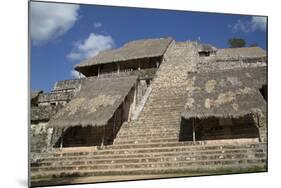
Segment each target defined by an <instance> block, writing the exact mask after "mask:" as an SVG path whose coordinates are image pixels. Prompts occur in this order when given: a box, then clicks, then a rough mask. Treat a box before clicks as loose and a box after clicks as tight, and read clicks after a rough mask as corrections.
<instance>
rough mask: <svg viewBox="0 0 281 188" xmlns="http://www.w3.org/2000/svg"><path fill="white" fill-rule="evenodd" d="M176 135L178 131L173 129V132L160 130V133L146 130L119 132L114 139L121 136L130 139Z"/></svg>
mask: <svg viewBox="0 0 281 188" xmlns="http://www.w3.org/2000/svg"><path fill="white" fill-rule="evenodd" d="M172 136H174V137H178V136H179V131H178V132H177V131H175V132H161V133H150V132H146V133H145V134H127V133H122V134H121V133H120V134H118V135H117V137H116V139H119V138H121V139H123V138H125V139H126V138H132V139H136V138H139V137H146V138H148V139H150V138H154V137H158V138H159V137H162V138H163V137H172Z"/></svg>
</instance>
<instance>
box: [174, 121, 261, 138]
mask: <svg viewBox="0 0 281 188" xmlns="http://www.w3.org/2000/svg"><path fill="white" fill-rule="evenodd" d="M194 124H195V140H196V141H204V140H220V139H237V138H259V129H258V128H257V126H256V123H255V121H254V118H253V116H251V115H247V116H244V117H241V118H207V119H197V118H195V119H194ZM192 140H193V128H192V119H188V120H186V119H183V118H182V121H181V128H180V135H179V141H192Z"/></svg>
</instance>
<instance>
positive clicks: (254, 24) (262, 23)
mask: <svg viewBox="0 0 281 188" xmlns="http://www.w3.org/2000/svg"><path fill="white" fill-rule="evenodd" d="M266 27H267V19H266V17H263V16H252V18H251V20H250V21H242V20H237V21H236V23H235V24H234V25H230V28H231V30H232V32H233V33H237V32H243V33H249V32H255V31H257V30H260V31H263V32H264V31H266Z"/></svg>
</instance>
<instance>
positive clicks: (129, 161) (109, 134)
mask: <svg viewBox="0 0 281 188" xmlns="http://www.w3.org/2000/svg"><path fill="white" fill-rule="evenodd" d="M74 69H75V70H76V71H78V72H79V74H80V76H81V78H80V79H72V80H60V81H57V82H56V83H54V87H53V89H52V91H51V92H44V91H32V92H31V96H30V99H31V101H30V102H31V109H30V116H31V117H30V120H31V125H30V126H31V127H30V131H31V132H30V136H31V138H30V141H31V142H30V152H31V153H30V157H31V159H30V160H31V161H30V163H31V167H30V170H31V174H30V175H31V182H32V185H44V183H46V184H48V185H49V184H51V183H50V182H54V184H60V183H65V182H68V180H69V179H71V181H73V182H80V179H81V178H85V177H93V179H91V180H89V181H90V182H102V181H117V180H129V179H130V176H134V179H147V178H150V177H152V178H153V177H175V176H196V175H207V174H226V173H241V172H262V171H267V52H266V51H265V50H263V49H262V48H260V47H242V48H224V49H220V48H217V47H216V46H213V45H211V44H202V43H200V41H183V42H179V41H175V40H174V39H173V38H171V37H168V38H155V39H142V40H135V41H130V42H128V43H126V44H124V45H123V46H122V47H120V48H115V49H109V50H105V51H102V52H100V53H99V54H98V55H96V56H94V57H92V58H90V59H87V60H85V61H82V62H81V63H79V64H77V65H75V68H74ZM99 177H100V178H99ZM109 177H112V179H111V178H109ZM114 177H115V178H114ZM95 178H96V179H95ZM103 178H104V179H103ZM76 179H77V180H76ZM75 180H76V181H75Z"/></svg>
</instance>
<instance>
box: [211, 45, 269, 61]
mask: <svg viewBox="0 0 281 188" xmlns="http://www.w3.org/2000/svg"><path fill="white" fill-rule="evenodd" d="M216 56H217V58H218V59H225V58H229V59H247V58H264V57H266V56H267V53H266V51H265V50H264V49H262V48H260V47H243V48H223V49H218V51H217V55H216Z"/></svg>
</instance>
